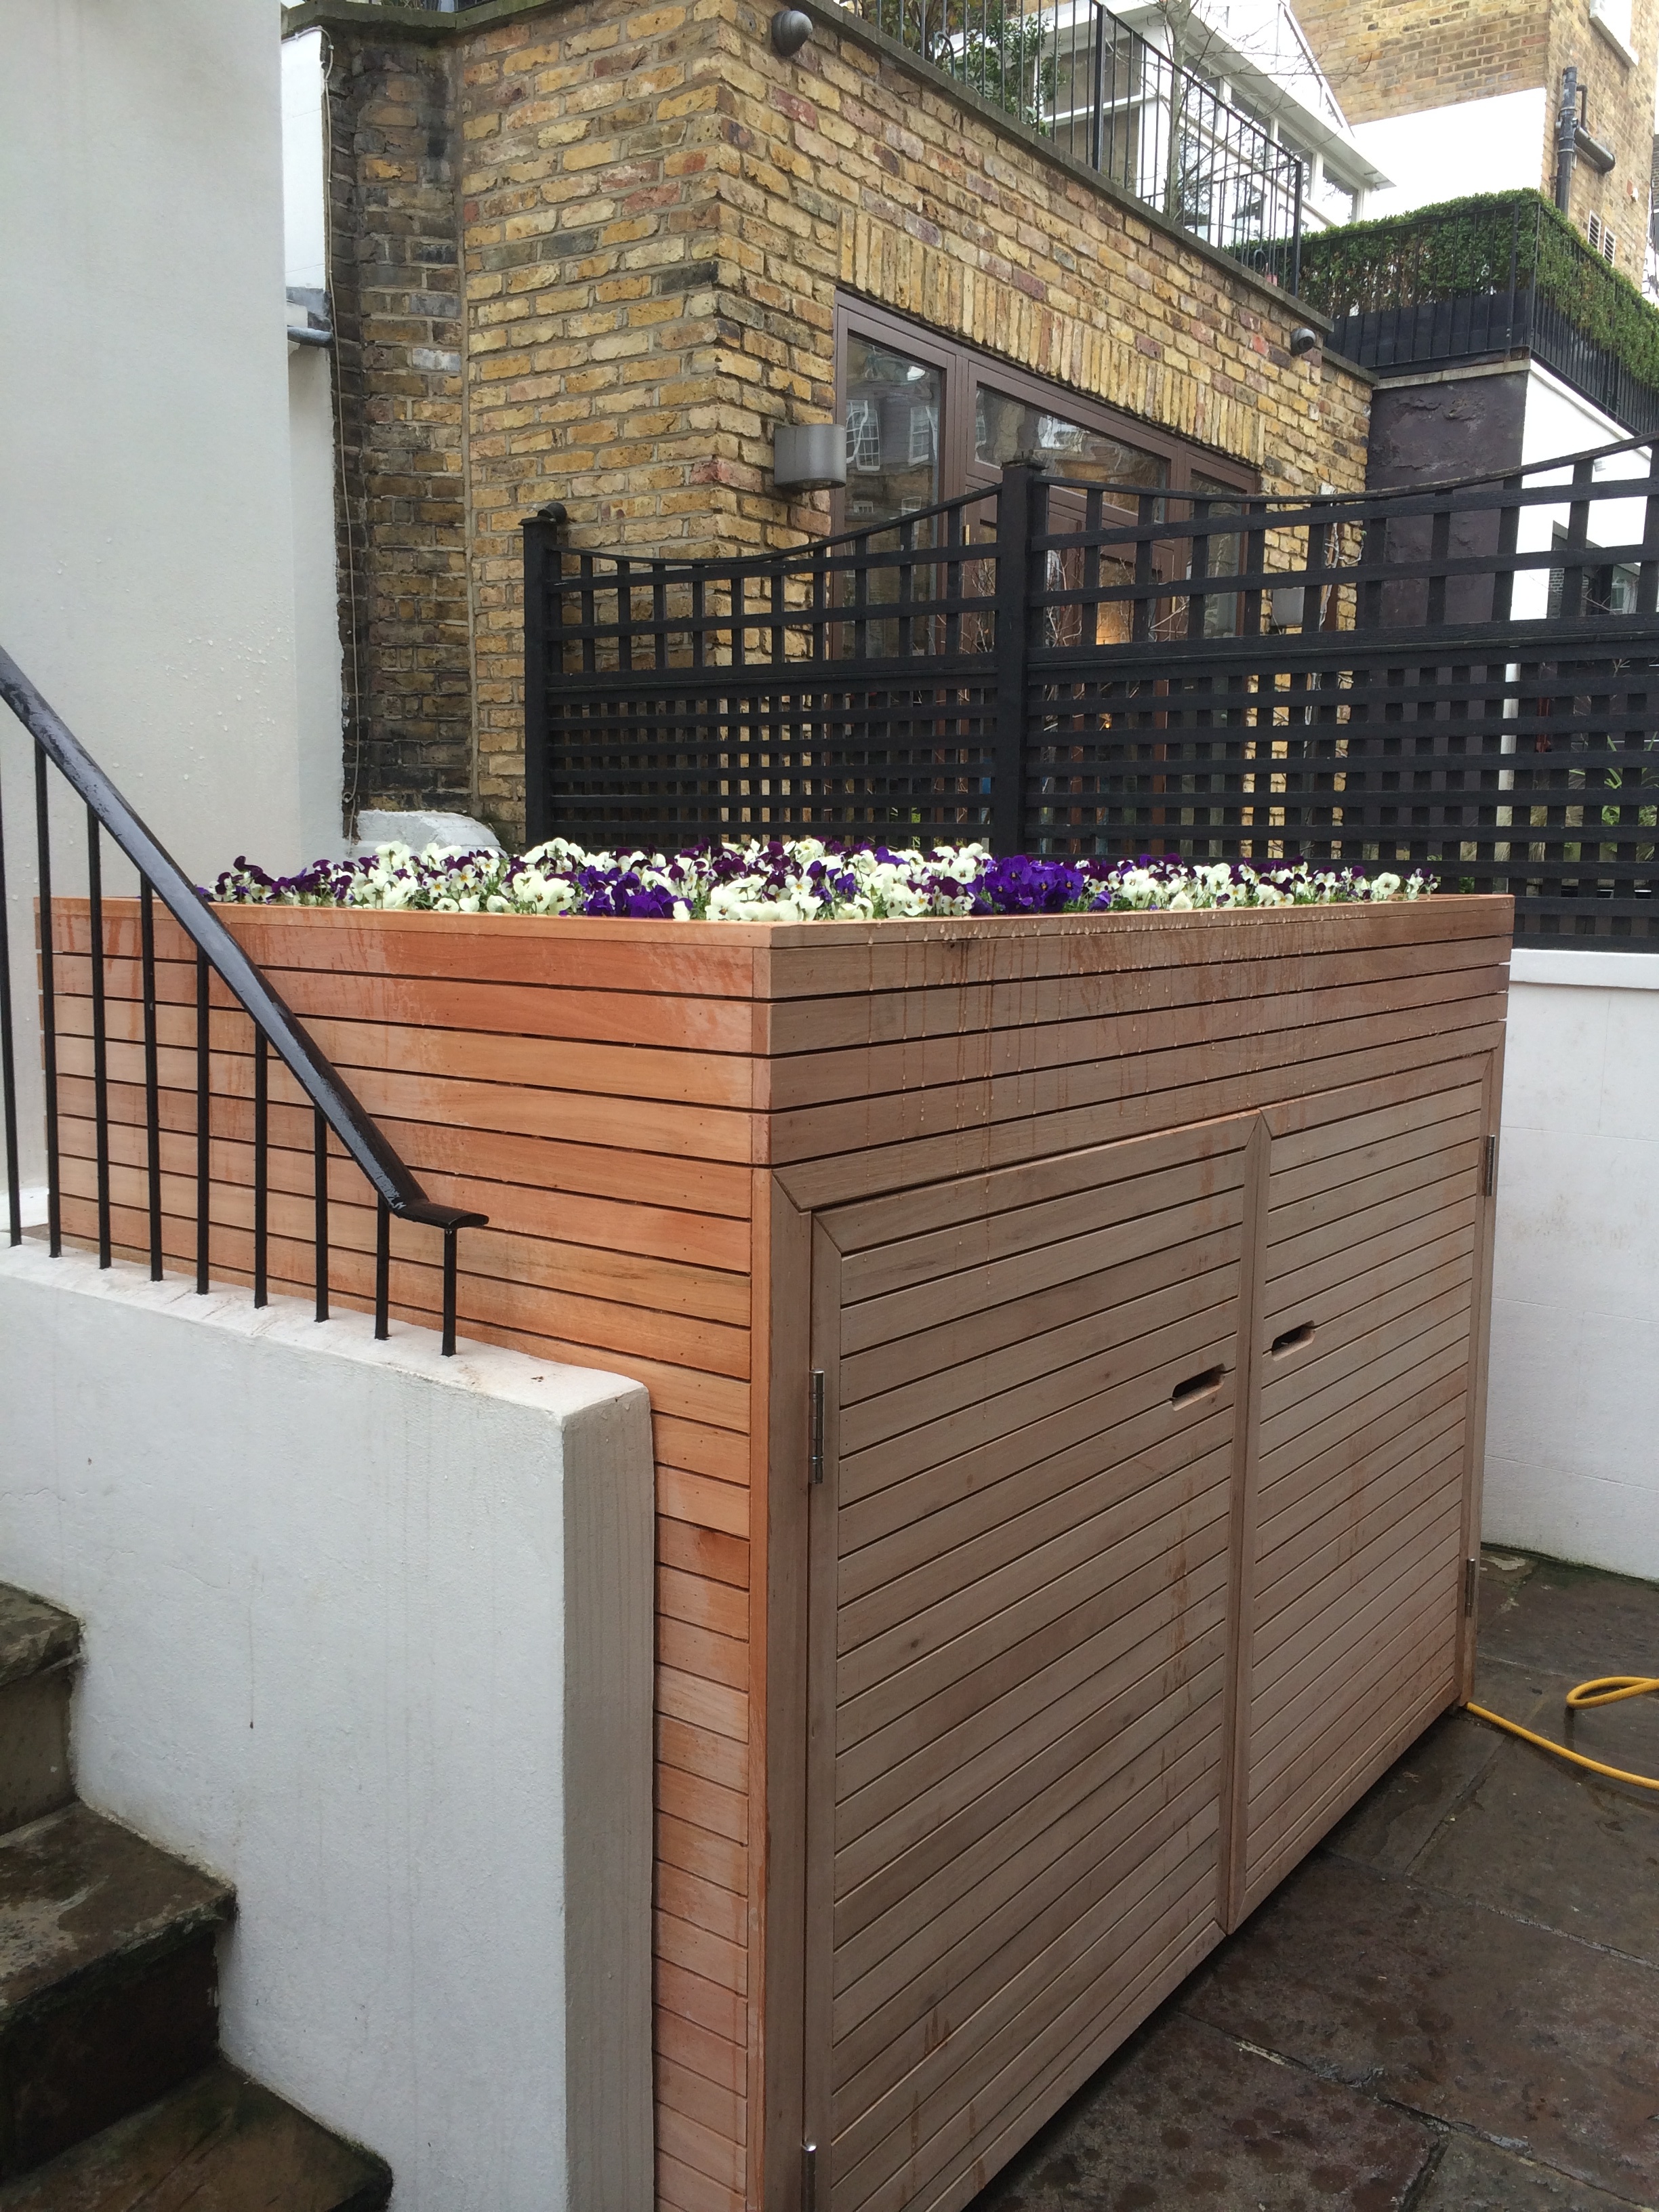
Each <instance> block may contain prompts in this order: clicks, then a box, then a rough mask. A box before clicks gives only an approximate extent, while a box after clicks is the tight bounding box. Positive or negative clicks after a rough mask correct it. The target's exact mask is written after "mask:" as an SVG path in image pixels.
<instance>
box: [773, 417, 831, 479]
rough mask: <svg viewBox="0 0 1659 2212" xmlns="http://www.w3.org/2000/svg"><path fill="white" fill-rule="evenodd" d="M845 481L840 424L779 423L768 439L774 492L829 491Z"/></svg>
mask: <svg viewBox="0 0 1659 2212" xmlns="http://www.w3.org/2000/svg"><path fill="white" fill-rule="evenodd" d="M846 481H847V426H846V424H845V423H844V422H780V423H779V425H778V427H777V430H776V432H775V435H774V437H773V440H772V483H773V485H774V488H775V489H777V490H778V491H833V490H835V489H837V488H838V487H839V486H841V485H842V484H844V483H846Z"/></svg>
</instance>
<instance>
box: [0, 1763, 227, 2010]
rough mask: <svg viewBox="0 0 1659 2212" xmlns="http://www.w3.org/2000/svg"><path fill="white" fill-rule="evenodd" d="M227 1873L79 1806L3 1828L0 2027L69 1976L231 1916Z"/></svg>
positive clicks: (82, 1976) (117, 1964)
mask: <svg viewBox="0 0 1659 2212" xmlns="http://www.w3.org/2000/svg"><path fill="white" fill-rule="evenodd" d="M234 1905H235V1893H234V1891H233V1890H232V1888H231V1887H230V1886H229V1884H228V1882H223V1881H219V1880H218V1879H217V1878H216V1876H214V1875H209V1874H204V1873H203V1872H202V1871H201V1869H199V1868H198V1867H193V1866H191V1865H190V1864H189V1863H188V1862H187V1861H185V1860H184V1859H180V1858H174V1857H173V1856H172V1855H171V1853H169V1852H167V1851H163V1850H158V1849H157V1848H156V1846H155V1844H149V1843H146V1842H145V1841H144V1838H143V1837H142V1836H136V1835H134V1834H133V1832H132V1831H131V1828H124V1827H122V1826H119V1824H118V1822H116V1821H114V1820H105V1819H104V1818H103V1816H102V1815H101V1814H97V1813H94V1812H93V1811H91V1810H90V1809H89V1808H88V1807H87V1806H85V1805H80V1804H75V1805H67V1806H65V1807H64V1809H63V1811H62V1812H59V1813H51V1814H47V1815H46V1819H45V1820H35V1821H33V1822H31V1823H30V1825H29V1826H27V1827H25V1828H14V1829H13V1830H12V1831H11V1832H10V1833H9V1835H5V1836H0V2032H3V2031H6V2030H8V2029H10V2028H11V2027H14V2026H15V2024H16V2023H17V2022H18V2021H21V2020H22V2019H23V2018H25V2017H26V2016H27V2015H28V2013H29V2012H30V2011H31V2009H33V2008H35V2007H37V2006H38V2005H40V2003H42V2002H47V2003H50V2002H52V2001H53V2000H54V1998H55V1997H56V1996H58V1994H59V1993H61V1992H63V1991H64V1990H66V1989H67V1988H68V1987H69V1986H70V1985H71V1984H76V1983H80V1982H86V1981H89V1980H91V1979H92V1978H95V1977H97V1976H98V1975H99V1974H100V1973H103V1972H109V1971H111V1970H114V1971H116V1972H119V1971H120V1970H121V1969H122V1968H123V1967H124V1966H126V1965H127V1964H128V1963H129V1962H132V1961H136V1960H139V1959H141V1958H142V1957H143V1956H144V1955H146V1954H161V1953H162V1952H165V1951H168V1950H171V1949H173V1948H174V1947H175V1946H177V1945H179V1944H181V1943H183V1942H186V1941H188V1940H189V1938H190V1937H191V1936H197V1935H199V1934H200V1932H201V1931H202V1930H203V1929H206V1928H210V1927H215V1926H217V1925H219V1924H220V1923H223V1922H225V1921H227V1920H228V1919H229V1918H230V1917H231V1914H232V1912H233V1911H234Z"/></svg>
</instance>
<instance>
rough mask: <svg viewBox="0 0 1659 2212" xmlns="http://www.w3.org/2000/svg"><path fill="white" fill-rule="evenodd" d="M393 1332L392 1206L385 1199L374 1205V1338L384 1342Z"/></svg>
mask: <svg viewBox="0 0 1659 2212" xmlns="http://www.w3.org/2000/svg"><path fill="white" fill-rule="evenodd" d="M391 1334H392V1208H391V1207H390V1206H388V1205H387V1204H386V1200H384V1199H380V1200H378V1201H377V1202H376V1204H375V1207H374V1338H375V1341H376V1343H378V1344H384V1343H385V1342H386V1339H387V1337H389V1336H390V1335H391Z"/></svg>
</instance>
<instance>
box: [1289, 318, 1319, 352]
mask: <svg viewBox="0 0 1659 2212" xmlns="http://www.w3.org/2000/svg"><path fill="white" fill-rule="evenodd" d="M1318 343H1319V333H1318V331H1310V329H1309V328H1308V326H1307V325H1306V324H1305V323H1304V325H1302V328H1301V329H1300V330H1299V331H1291V352H1292V353H1311V352H1312V351H1313V349H1314V348H1315V347H1316V345H1317V344H1318Z"/></svg>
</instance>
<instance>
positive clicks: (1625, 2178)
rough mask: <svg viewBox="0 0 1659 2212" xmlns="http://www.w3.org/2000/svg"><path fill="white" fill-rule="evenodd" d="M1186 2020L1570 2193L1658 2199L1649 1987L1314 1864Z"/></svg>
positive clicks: (1653, 2005) (1587, 1957) (1516, 1927)
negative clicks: (1452, 2134)
mask: <svg viewBox="0 0 1659 2212" xmlns="http://www.w3.org/2000/svg"><path fill="white" fill-rule="evenodd" d="M1241 1935H1242V1936H1243V1940H1242V1941H1235V1942H1233V1943H1232V1944H1231V1945H1229V1946H1228V1948H1226V1949H1225V1951H1224V1952H1222V1953H1219V1954H1218V1955H1217V1958H1216V1960H1215V1961H1214V1963H1213V1964H1212V1966H1210V1967H1209V1968H1208V1969H1201V1970H1200V1972H1199V1974H1198V1975H1197V1976H1196V1977H1194V1979H1193V1980H1192V1981H1191V1982H1189V1983H1188V1984H1187V1985H1186V1988H1185V1992H1184V1994H1183V1995H1182V1997H1181V1999H1180V2004H1181V2008H1182V2010H1184V2011H1187V2012H1188V2013H1190V2014H1191V2015H1192V2016H1193V2017H1194V2018H1195V2019H1199V2020H1202V2021H1206V2022H1207V2023H1208V2024H1209V2025H1210V2026H1211V2027H1217V2028H1219V2029H1221V2030H1222V2032H1223V2033H1225V2034H1229V2035H1234V2036H1237V2037H1240V2038H1242V2039H1243V2040H1245V2041H1247V2042H1250V2043H1256V2044H1261V2045H1264V2046H1265V2047H1266V2048H1267V2049H1268V2050H1270V2051H1277V2052H1280V2053H1282V2054H1283V2055H1284V2056H1285V2057H1289V2058H1291V2059H1294V2060H1296V2061H1297V2063H1300V2064H1303V2065H1305V2066H1308V2067H1310V2068H1311V2069H1313V2070H1314V2071H1315V2072H1316V2073H1319V2074H1321V2075H1324V2076H1326V2077H1327V2078H1328V2079H1329V2080H1333V2081H1346V2082H1347V2083H1349V2084H1350V2085H1352V2087H1364V2089H1366V2090H1368V2091H1369V2092H1370V2093H1371V2094H1372V2095H1373V2096H1378V2097H1383V2098H1385V2099H1387V2100H1389V2101H1390V2102H1392V2103H1399V2104H1403V2105H1406V2106H1409V2107H1411V2108H1412V2109H1413V2111H1416V2112H1424V2113H1426V2114H1429V2115H1430V2116H1431V2117H1432V2118H1436V2119H1440V2120H1444V2121H1447V2122H1449V2123H1451V2124H1454V2125H1456V2126H1461V2127H1464V2128H1468V2129H1471V2130H1474V2131H1475V2132H1476V2133H1478V2134H1480V2135H1484V2136H1489V2137H1492V2139H1494V2140H1496V2141H1497V2142H1500V2143H1503V2144H1505V2145H1507V2146H1508V2147H1510V2148H1514V2149H1516V2150H1519V2151H1521V2152H1522V2153H1523V2154H1526V2155H1528V2156H1529V2157H1534V2158H1537V2159H1540V2160H1542V2161H1543V2162H1544V2163H1545V2164H1547V2165H1550V2166H1557V2167H1559V2169H1560V2170H1561V2171H1562V2172H1564V2173H1567V2174H1571V2175H1572V2176H1574V2177H1576V2178H1577V2179H1579V2180H1581V2181H1589V2182H1592V2183H1594V2184H1595V2185H1596V2186H1597V2187H1599V2188H1603V2189H1610V2190H1612V2191H1614V2192H1615V2193H1616V2194H1624V2195H1626V2196H1632V2197H1635V2198H1636V2199H1637V2200H1638V2202H1641V2203H1650V2202H1651V2201H1652V2200H1653V2198H1654V2197H1656V2196H1659V2113H1656V2110H1655V2107H1656V2106H1659V2076H1656V2069H1655V2063H1654V2057H1655V2027H1656V2023H1659V1972H1656V1971H1655V1970H1654V1969H1653V1968H1652V1967H1651V1966H1646V1965H1644V1964H1643V1963H1641V1962H1639V1961H1638V1960H1632V1959H1626V1958H1621V1957H1619V1956H1617V1955H1616V1954H1613V1953H1610V1952H1607V1951H1602V1950H1598V1949H1596V1948H1593V1947H1592V1946H1591V1945H1589V1944H1588V1943H1584V1942H1580V1941H1577V1939H1575V1938H1574V1937H1571V1936H1563V1935H1560V1934H1559V1933H1558V1932H1557V1931H1556V1930H1555V1929H1551V1928H1539V1927H1534V1926H1533V1925H1531V1924H1529V1923H1527V1922H1524V1921H1522V1920H1518V1919H1516V1918H1514V1917H1510V1915H1509V1914H1507V1913H1502V1912H1493V1911H1487V1910H1485V1909H1483V1908H1482V1907H1480V1906H1479V1905H1472V1904H1471V1903H1470V1901H1469V1900H1468V1899H1463V1898H1458V1897H1449V1896H1447V1895H1445V1894H1444V1893H1442V1892H1439V1891H1435V1890H1431V1889H1428V1888H1426V1887H1423V1886H1422V1885H1420V1884H1419V1883H1418V1882H1415V1881H1410V1880H1402V1879H1401V1878H1399V1877H1397V1876H1393V1875H1378V1874H1376V1873H1374V1872H1373V1871H1372V1870H1371V1869H1370V1868H1369V1867H1362V1866H1358V1865H1355V1864H1354V1863H1352V1862H1351V1861H1347V1860H1343V1859H1339V1858H1334V1857H1324V1856H1321V1857H1317V1858H1315V1859H1313V1860H1310V1862H1309V1863H1307V1864H1306V1865H1304V1867H1303V1868H1302V1869H1301V1870H1300V1872H1299V1873H1298V1874H1297V1876H1296V1878H1295V1879H1294V1880H1293V1881H1290V1882H1287V1883H1285V1885H1284V1886H1283V1887H1281V1888H1280V1889H1279V1891H1278V1893H1276V1894H1275V1895H1274V1896H1273V1897H1272V1898H1270V1899H1268V1900H1267V1904H1265V1905H1263V1906H1262V1907H1261V1910H1260V1911H1258V1912H1257V1913H1256V1914H1255V1916H1254V1917H1253V1918H1252V1919H1251V1921H1250V1922H1249V1925H1248V1927H1247V1928H1246V1929H1243V1930H1242V1931H1241Z"/></svg>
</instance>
